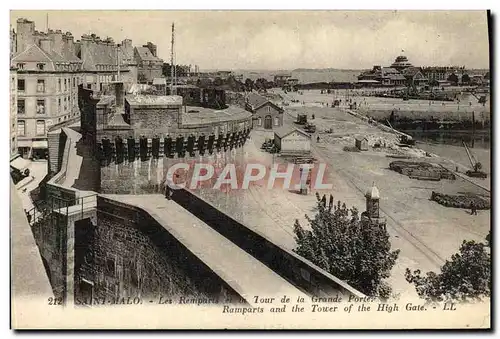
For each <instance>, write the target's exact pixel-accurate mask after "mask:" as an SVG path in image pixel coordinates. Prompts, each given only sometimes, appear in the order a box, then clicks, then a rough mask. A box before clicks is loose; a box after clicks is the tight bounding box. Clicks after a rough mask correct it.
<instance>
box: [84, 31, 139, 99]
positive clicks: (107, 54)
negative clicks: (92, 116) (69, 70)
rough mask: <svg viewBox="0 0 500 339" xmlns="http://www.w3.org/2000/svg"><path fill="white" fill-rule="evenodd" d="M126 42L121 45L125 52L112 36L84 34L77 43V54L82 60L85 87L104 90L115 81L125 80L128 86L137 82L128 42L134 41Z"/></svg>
mask: <svg viewBox="0 0 500 339" xmlns="http://www.w3.org/2000/svg"><path fill="white" fill-rule="evenodd" d="M124 42H126V43H125V44H122V45H121V46H122V47H123V51H124V52H121V49H122V48H120V46H118V45H117V44H115V42H114V41H113V39H112V38H106V39H101V38H100V37H99V36H97V35H96V34H84V35H82V37H81V40H78V41H77V43H76V55H77V56H78V57H79V58H80V59H81V60H82V72H83V78H82V83H83V85H84V87H85V88H87V89H91V90H93V91H103V89H104V87H106V86H107V85H108V84H110V83H111V82H114V81H123V82H124V83H125V85H126V87H129V86H130V85H131V84H133V83H136V82H137V81H136V78H134V63H133V61H131V59H130V58H129V57H128V56H129V54H128V53H129V46H128V44H129V42H130V44H131V43H132V42H131V40H124ZM124 45H125V46H124ZM127 51H128V52H127ZM118 65H120V67H118Z"/></svg>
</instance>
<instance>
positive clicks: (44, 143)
mask: <svg viewBox="0 0 500 339" xmlns="http://www.w3.org/2000/svg"><path fill="white" fill-rule="evenodd" d="M31 148H49V144H48V142H47V140H35V141H33V143H32V144H31Z"/></svg>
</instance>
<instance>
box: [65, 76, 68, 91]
mask: <svg viewBox="0 0 500 339" xmlns="http://www.w3.org/2000/svg"><path fill="white" fill-rule="evenodd" d="M64 90H65V91H67V90H68V83H67V82H66V79H64Z"/></svg>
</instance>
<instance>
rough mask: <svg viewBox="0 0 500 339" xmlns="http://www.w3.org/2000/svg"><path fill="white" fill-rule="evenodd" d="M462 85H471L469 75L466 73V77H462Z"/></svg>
mask: <svg viewBox="0 0 500 339" xmlns="http://www.w3.org/2000/svg"><path fill="white" fill-rule="evenodd" d="M462 84H464V85H468V84H470V76H469V74H467V73H465V74H464V75H462Z"/></svg>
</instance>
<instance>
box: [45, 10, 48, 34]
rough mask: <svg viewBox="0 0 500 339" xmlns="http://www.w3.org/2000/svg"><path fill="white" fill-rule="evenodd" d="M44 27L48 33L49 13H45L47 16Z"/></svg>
mask: <svg viewBox="0 0 500 339" xmlns="http://www.w3.org/2000/svg"><path fill="white" fill-rule="evenodd" d="M45 26H47V27H46V28H47V33H48V32H49V13H48V12H47V16H46V18H45Z"/></svg>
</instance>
